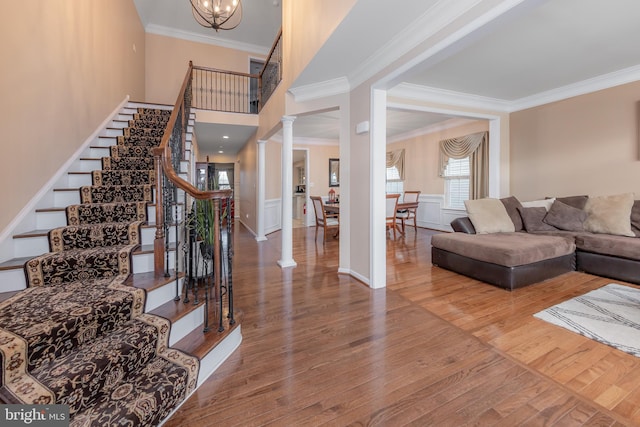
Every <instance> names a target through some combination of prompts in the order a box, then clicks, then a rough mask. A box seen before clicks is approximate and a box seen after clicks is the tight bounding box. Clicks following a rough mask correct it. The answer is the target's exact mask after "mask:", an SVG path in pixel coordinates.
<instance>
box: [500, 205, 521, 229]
mask: <svg viewBox="0 0 640 427" xmlns="http://www.w3.org/2000/svg"><path fill="white" fill-rule="evenodd" d="M500 201H501V202H502V204H503V205H504V207H505V209H506V210H507V214H509V218H511V221H512V222H513V226H514V228H515V231H522V230H523V225H522V218H521V217H520V212H519V211H518V208H521V207H522V204H520V200H518V199H516V198H515V197H514V196H510V197H505V198H502V199H500Z"/></svg>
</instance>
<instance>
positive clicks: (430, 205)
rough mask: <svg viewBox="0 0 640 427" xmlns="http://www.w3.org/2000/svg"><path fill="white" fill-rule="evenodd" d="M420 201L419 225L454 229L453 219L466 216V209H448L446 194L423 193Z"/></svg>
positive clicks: (435, 228)
mask: <svg viewBox="0 0 640 427" xmlns="http://www.w3.org/2000/svg"><path fill="white" fill-rule="evenodd" d="M418 201H419V203H420V204H419V206H418V227H424V228H431V229H433V230H442V231H452V229H451V225H450V224H451V221H453V220H454V219H455V218H459V217H462V216H466V212H465V211H461V210H457V209H446V208H445V207H444V194H421V195H420V198H419V199H418Z"/></svg>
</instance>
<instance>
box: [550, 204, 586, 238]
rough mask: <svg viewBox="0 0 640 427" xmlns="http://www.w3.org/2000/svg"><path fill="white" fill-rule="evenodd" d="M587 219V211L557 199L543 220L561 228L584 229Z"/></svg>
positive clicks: (569, 229) (570, 229)
mask: <svg viewBox="0 0 640 427" xmlns="http://www.w3.org/2000/svg"><path fill="white" fill-rule="evenodd" d="M585 219H587V213H586V212H585V211H583V210H582V209H577V208H574V207H572V206H569V205H567V204H565V203H562V202H561V201H559V200H558V199H556V201H555V202H553V204H552V205H551V208H549V212H548V213H547V215H546V216H545V217H544V219H543V221H544V222H546V223H547V224H549V225H553V226H554V227H556V228H558V229H560V230H567V231H583V230H584V224H583V223H584V220H585Z"/></svg>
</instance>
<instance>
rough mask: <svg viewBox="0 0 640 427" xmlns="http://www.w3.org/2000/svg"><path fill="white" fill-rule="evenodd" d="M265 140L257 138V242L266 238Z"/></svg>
mask: <svg viewBox="0 0 640 427" xmlns="http://www.w3.org/2000/svg"><path fill="white" fill-rule="evenodd" d="M266 143H267V141H264V140H261V139H259V140H258V194H257V195H256V196H257V197H256V198H257V199H258V200H257V204H258V206H257V215H258V218H256V219H257V220H258V235H257V236H256V240H257V241H258V242H262V241H264V240H267V236H265V234H264V223H265V218H264V215H265V214H264V204H265V192H266V189H265V182H266V179H267V172H266V169H265V163H266V160H265V154H264V150H265V145H266Z"/></svg>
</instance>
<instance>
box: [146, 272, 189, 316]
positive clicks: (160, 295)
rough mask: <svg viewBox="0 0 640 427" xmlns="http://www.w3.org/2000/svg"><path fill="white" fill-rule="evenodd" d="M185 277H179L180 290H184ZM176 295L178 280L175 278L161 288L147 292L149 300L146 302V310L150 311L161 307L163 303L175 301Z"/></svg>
mask: <svg viewBox="0 0 640 427" xmlns="http://www.w3.org/2000/svg"><path fill="white" fill-rule="evenodd" d="M183 282H184V279H183V278H179V279H178V290H179V291H182V285H183ZM175 297H176V282H175V280H174V281H172V282H170V283H167V284H165V285H163V286H160V287H159V288H156V289H153V290H152V291H149V292H147V301H146V304H145V309H144V311H145V312H147V313H148V312H150V311H151V310H153V309H155V308H157V307H160V306H161V305H162V304H164V303H166V302H169V301H173V300H174V298H175Z"/></svg>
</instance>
